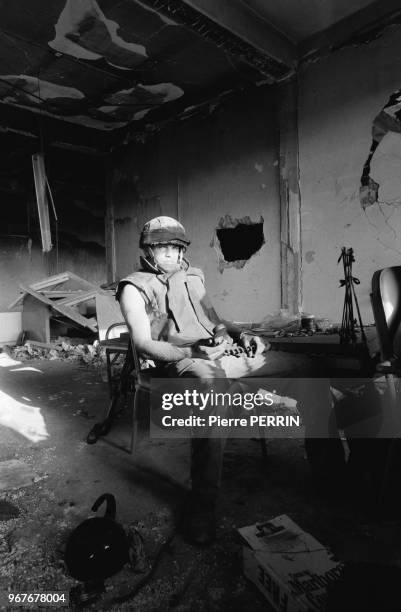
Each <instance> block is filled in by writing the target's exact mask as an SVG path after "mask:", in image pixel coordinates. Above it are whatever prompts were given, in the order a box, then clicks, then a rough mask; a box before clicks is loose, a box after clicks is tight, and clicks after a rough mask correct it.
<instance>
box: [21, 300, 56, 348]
mask: <svg viewBox="0 0 401 612" xmlns="http://www.w3.org/2000/svg"><path fill="white" fill-rule="evenodd" d="M21 323H22V330H23V331H24V332H26V333H27V335H28V339H29V340H38V341H39V342H50V310H49V307H48V306H47V304H43V302H41V301H39V300H37V299H36V298H35V297H34V296H31V295H26V297H25V299H24V307H23V310H22V316H21Z"/></svg>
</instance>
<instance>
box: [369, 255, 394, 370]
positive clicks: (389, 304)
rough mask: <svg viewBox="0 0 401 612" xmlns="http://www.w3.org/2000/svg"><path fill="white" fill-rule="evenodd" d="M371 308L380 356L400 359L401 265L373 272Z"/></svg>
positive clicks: (386, 358)
mask: <svg viewBox="0 0 401 612" xmlns="http://www.w3.org/2000/svg"><path fill="white" fill-rule="evenodd" d="M370 297H371V301H372V309H373V315H374V318H375V323H376V329H377V334H378V336H379V342H380V348H381V352H382V358H383V359H385V360H388V359H394V358H395V359H397V360H399V359H401V266H393V267H391V268H384V269H383V270H378V271H377V272H375V273H374V275H373V278H372V293H371V296H370Z"/></svg>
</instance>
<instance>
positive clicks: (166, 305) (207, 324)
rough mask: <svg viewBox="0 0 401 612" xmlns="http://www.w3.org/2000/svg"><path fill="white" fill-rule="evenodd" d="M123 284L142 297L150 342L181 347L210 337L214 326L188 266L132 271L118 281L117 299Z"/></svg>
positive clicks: (200, 281) (198, 277)
mask: <svg viewBox="0 0 401 612" xmlns="http://www.w3.org/2000/svg"><path fill="white" fill-rule="evenodd" d="M127 284H131V285H134V287H136V288H137V289H138V290H139V291H140V292H141V294H142V296H143V297H144V300H145V308H146V313H147V315H148V316H149V320H150V328H151V334H152V339H153V340H163V341H165V342H170V343H171V344H174V345H175V346H184V345H189V344H193V343H195V342H197V341H198V340H202V339H206V338H211V337H212V336H213V328H214V326H215V323H213V322H212V321H211V320H210V319H209V317H208V315H207V311H206V308H205V305H204V304H203V303H202V300H203V299H204V298H205V295H206V291H205V286H204V277H203V273H202V271H201V270H199V269H198V268H192V267H191V266H189V267H188V269H187V270H179V271H178V272H174V273H157V272H149V271H146V270H139V271H138V272H133V273H132V274H130V275H129V276H126V277H125V278H123V279H122V280H121V281H120V282H119V284H118V287H117V292H116V299H117V300H119V299H120V295H121V291H122V289H123V287H124V286H125V285H127Z"/></svg>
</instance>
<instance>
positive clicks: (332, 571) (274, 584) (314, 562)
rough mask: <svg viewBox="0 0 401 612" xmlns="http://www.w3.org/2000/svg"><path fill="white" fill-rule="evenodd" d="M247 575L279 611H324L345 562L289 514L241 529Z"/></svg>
mask: <svg viewBox="0 0 401 612" xmlns="http://www.w3.org/2000/svg"><path fill="white" fill-rule="evenodd" d="M238 531H239V533H240V534H241V536H242V537H243V539H244V540H245V541H246V543H247V546H244V549H243V553H244V574H245V576H246V577H247V578H249V580H251V581H252V582H253V583H254V584H255V585H256V586H257V587H258V588H259V589H260V591H261V592H262V593H263V595H264V596H265V597H266V599H267V600H268V601H269V603H270V604H271V606H272V607H273V608H274V609H275V610H277V611H278V612H322V611H324V609H325V599H326V589H327V586H328V585H329V584H331V583H333V582H335V581H336V580H337V579H338V578H339V576H340V573H341V569H342V564H341V563H339V562H338V561H336V560H335V559H334V558H333V555H332V554H331V552H330V551H329V550H328V549H327V548H326V547H324V546H323V545H322V544H320V542H318V541H317V540H316V539H315V538H314V537H313V536H311V535H310V534H309V533H306V532H305V531H303V530H302V529H301V528H300V527H299V526H298V525H297V524H296V523H294V522H293V521H292V520H291V519H290V518H289V517H288V516H287V515H286V514H282V515H280V516H277V517H276V518H274V519H272V520H270V521H266V522H265V523H257V524H255V525H249V526H248V527H242V528H241V529H239V530H238Z"/></svg>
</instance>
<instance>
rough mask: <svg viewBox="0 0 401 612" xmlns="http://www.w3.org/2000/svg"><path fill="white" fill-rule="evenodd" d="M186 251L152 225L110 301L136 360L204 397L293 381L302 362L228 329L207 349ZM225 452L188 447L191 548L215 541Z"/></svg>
mask: <svg viewBox="0 0 401 612" xmlns="http://www.w3.org/2000/svg"><path fill="white" fill-rule="evenodd" d="M189 244H190V241H189V240H188V238H187V236H186V233H185V229H184V227H183V226H182V225H181V223H179V222H178V221H176V220H175V219H172V218H171V217H165V216H162V217H156V218H155V219H152V220H150V221H148V222H147V223H146V224H145V226H144V228H143V230H142V233H141V236H140V248H141V249H142V252H143V255H142V256H141V258H140V261H141V269H140V270H139V271H137V272H134V273H133V274H130V275H129V276H127V277H125V278H123V279H122V280H121V281H120V283H119V285H118V288H117V294H116V298H117V300H119V302H120V306H121V311H122V313H123V315H124V318H125V320H126V322H127V325H128V328H129V331H130V333H131V336H132V338H133V340H134V342H135V345H136V348H137V350H138V351H139V353H140V354H141V355H143V356H145V357H147V358H150V359H152V360H153V361H154V362H155V364H156V365H157V366H158V367H161V368H163V369H164V370H165V377H166V378H167V377H172V378H176V377H183V378H192V379H197V384H200V385H201V386H202V387H203V388H204V389H208V388H209V389H211V388H213V389H214V390H215V391H216V390H217V391H227V389H228V388H229V385H230V383H231V381H232V380H236V379H240V378H242V377H245V376H246V377H247V378H249V377H266V376H269V377H271V376H277V377H279V376H280V377H281V376H286V375H287V376H294V373H295V372H296V371H297V370H298V371H299V368H300V367H301V368H302V367H304V360H303V359H302V357H301V356H299V355H293V354H283V353H280V352H274V353H268V355H266V351H267V350H268V349H269V348H270V345H269V343H268V342H263V341H262V339H261V338H259V337H257V336H254V335H248V334H246V333H243V331H242V330H241V329H240V328H239V327H238V326H236V325H234V324H232V323H229V322H227V321H225V322H224V324H225V326H226V329H227V333H226V335H225V337H224V339H223V342H221V343H220V344H218V345H217V346H208V345H207V341H208V340H210V339H211V338H213V334H214V332H213V330H214V328H215V326H216V325H217V324H219V323H221V320H220V319H219V317H218V315H217V314H216V311H215V310H214V308H213V306H212V304H211V302H210V300H209V299H208V296H207V294H206V291H205V286H204V277H203V273H202V271H201V270H199V269H197V268H193V267H191V266H190V264H189V262H188V261H187V260H186V259H185V258H184V254H185V251H186V249H187V247H188V245H189ZM233 342H235V343H236V344H237V345H238V346H241V347H243V348H244V349H245V351H244V352H242V353H241V354H240V355H239V356H234V355H227V354H225V353H226V352H227V347H230V346H232V343H233ZM249 349H251V351H249ZM287 390H288V389H287ZM223 411H224V409H223ZM219 414H221V412H220V413H219ZM223 416H225V414H223ZM224 446H225V439H224V438H223V437H216V436H214V435H213V432H210V435H209V436H208V437H202V438H192V439H191V481H192V493H191V500H190V504H189V507H188V513H187V516H186V525H185V534H186V537H187V539H188V540H189V541H191V542H193V543H196V544H207V543H210V542H212V541H213V540H214V538H215V533H216V517H215V503H216V498H217V493H218V489H219V486H220V480H221V469H222V458H223V452H224Z"/></svg>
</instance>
